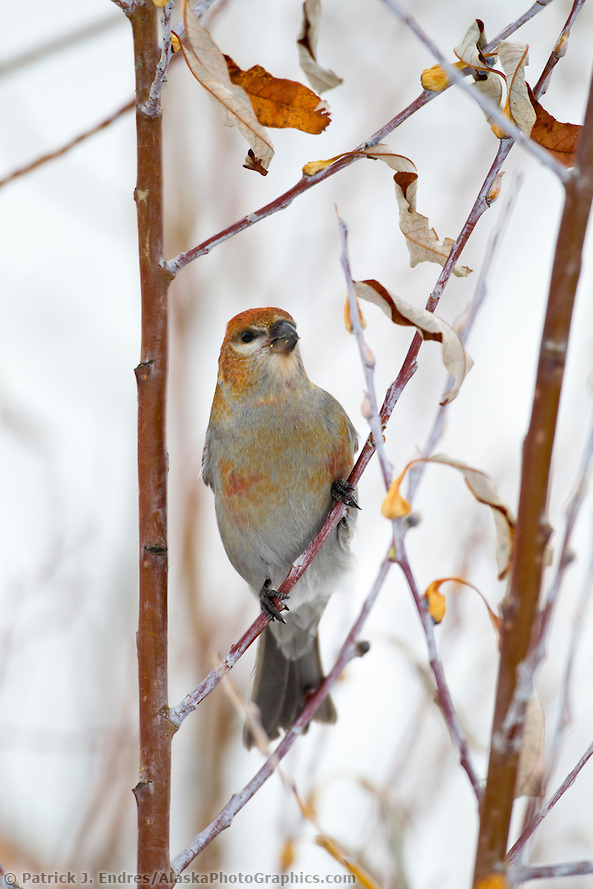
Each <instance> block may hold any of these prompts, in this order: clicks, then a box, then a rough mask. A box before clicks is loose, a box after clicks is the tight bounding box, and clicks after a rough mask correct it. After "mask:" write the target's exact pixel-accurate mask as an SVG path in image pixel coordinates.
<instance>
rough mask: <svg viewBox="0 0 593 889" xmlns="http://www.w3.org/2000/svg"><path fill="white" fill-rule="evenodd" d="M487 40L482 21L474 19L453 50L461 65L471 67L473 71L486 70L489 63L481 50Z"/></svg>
mask: <svg viewBox="0 0 593 889" xmlns="http://www.w3.org/2000/svg"><path fill="white" fill-rule="evenodd" d="M487 42H488V41H487V40H486V34H485V32H484V22H483V21H481V20H480V19H474V21H473V22H472V23H471V25H470V26H469V28H468V29H467V31H466V32H465V34H464V36H463V39H462V40H461V42H460V43H459V44H458V45H457V46H456V47H455V48H454V50H453V52H454V53H455V55H456V56H457V58H458V59H459V61H460V62H462V63H463V67H467V68H473V69H474V70H475V71H488V68H489V65H488V62H487V61H486V57H485V56H484V54H483V52H482V50H483V48H484V47H485V46H486V43H487Z"/></svg>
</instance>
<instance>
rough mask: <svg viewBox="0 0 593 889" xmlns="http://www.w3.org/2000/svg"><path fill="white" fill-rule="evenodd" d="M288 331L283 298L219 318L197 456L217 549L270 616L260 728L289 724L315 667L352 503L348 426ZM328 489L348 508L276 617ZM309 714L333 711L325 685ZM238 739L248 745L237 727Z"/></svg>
mask: <svg viewBox="0 0 593 889" xmlns="http://www.w3.org/2000/svg"><path fill="white" fill-rule="evenodd" d="M298 339H299V337H298V335H297V332H296V324H295V322H294V320H293V318H291V316H290V315H289V314H288V313H287V312H285V311H283V310H282V309H276V308H263V309H249V310H248V311H246V312H242V313H241V314H240V315H237V316H236V317H234V318H232V319H231V320H230V321H229V323H228V325H227V329H226V335H225V338H224V341H223V344H222V348H221V350H220V358H219V363H218V381H217V385H216V392H215V394H214V401H213V404H212V410H211V413H210V421H209V424H208V430H207V433H206V443H205V446H204V453H203V457H202V477H203V479H204V481H205V482H206V484H207V485H210V487H211V488H212V489H213V491H214V497H215V506H216V519H217V523H218V529H219V532H220V536H221V538H222V542H223V545H224V548H225V550H226V553H227V556H228V557H229V559H230V561H231V563H232V565H233V567H234V568H235V569H236V570H237V571H238V572H239V574H240V575H241V577H243V578H244V579H245V580H246V581H247V583H248V584H249V585H250V587H251V589H252V590H253V592H254V593H255V594H256V595H257V596H259V599H260V604H261V608H262V611H263V612H264V613H265V614H266V615H268V616H269V617H270V618H271V623H270V624H269V625H268V626H267V627H266V629H265V630H264V632H263V633H262V635H261V636H260V639H259V643H258V653H257V660H256V667H255V679H254V688H253V701H254V702H255V703H256V704H257V705H258V707H259V709H260V712H261V720H262V724H263V727H264V729H265V731H266V733H267V734H268V736H269V737H270V738H275V737H277V736H278V733H279V730H280V729H288V728H289V727H290V726H291V725H292V723H293V722H294V720H295V719H296V717H297V716H298V715H299V713H300V711H301V710H302V708H303V706H304V704H305V701H306V695H307V693H308V692H310V691H314V690H315V689H316V688H317V687H318V686H319V684H320V683H321V681H322V679H323V672H322V667H321V660H320V656H319V639H318V635H317V627H318V624H319V621H320V619H321V615H322V614H323V611H324V609H325V606H326V605H327V602H328V600H329V597H330V595H331V593H332V592H333V591H334V590H335V588H336V587H337V586H338V585H339V583H340V580H341V579H342V577H343V575H344V573H345V572H346V571H347V569H348V567H349V565H350V561H351V556H350V538H351V536H352V530H353V525H354V516H355V512H354V508H358V505H357V503H356V501H355V499H354V496H353V489H352V487H351V486H350V485H349V484H348V483H347V481H346V479H347V478H348V476H349V475H350V471H351V469H352V466H353V463H354V453H355V451H356V448H357V436H356V431H355V429H354V427H353V425H352V423H351V422H350V420H349V419H348V416H347V414H346V412H345V411H344V409H343V408H342V406H341V405H340V404H339V403H338V402H337V401H336V399H335V398H334V397H333V396H332V395H330V394H329V393H328V392H325V391H324V390H323V389H320V388H319V387H318V386H315V385H314V384H313V383H311V381H310V380H309V378H308V376H307V374H306V373H305V369H304V367H303V362H302V359H301V355H300V352H299V347H298ZM334 500H341V501H343V502H344V503H346V504H347V506H348V507H349V509H348V511H347V512H346V514H345V515H344V517H343V518H342V519H341V521H340V522H339V524H338V525H337V527H336V528H335V529H334V530H333V531H332V533H331V535H330V537H329V538H328V539H327V540H326V542H325V543H324V545H323V547H322V548H321V550H320V551H319V553H318V554H317V556H316V558H315V559H314V560H313V562H312V564H311V565H310V567H309V568H308V570H307V571H306V572H305V574H304V575H303V577H302V578H301V579H300V580H299V581H298V582H297V583H296V584H295V586H294V588H293V590H292V592H291V596H290V613H289V614H288V615H287V616H286V620H284V615H283V612H281V611H280V609H279V608H278V607H277V605H276V604H275V603H274V601H273V600H274V598H276V599H278V598H282V597H278V593H277V589H278V586H279V584H280V583H281V582H282V581H283V580H284V578H285V577H286V574H287V573H288V570H289V568H290V566H291V565H292V563H293V562H294V560H295V559H296V558H297V557H298V556H299V555H300V554H301V553H302V552H303V551H304V550H305V549H306V547H307V545H308V544H309V543H310V542H311V540H312V539H313V537H314V536H315V534H316V533H317V531H319V529H320V528H321V526H322V525H323V523H324V521H325V519H326V516H327V514H328V512H329V510H330V508H331V506H332V503H333V501H334ZM313 718H314V719H315V720H317V721H318V722H334V721H335V719H336V711H335V709H334V706H333V703H332V701H331V700H330V698H329V697H328V698H326V699H325V700H324V702H323V703H322V704H321V705H320V706H319V708H318V709H317V711H316V713H315V716H314V717H313ZM244 740H245V743H246V745H247V747H251V746H252V744H253V737H252V735H251V732H250V731H249V729H248V728H246V730H245V734H244Z"/></svg>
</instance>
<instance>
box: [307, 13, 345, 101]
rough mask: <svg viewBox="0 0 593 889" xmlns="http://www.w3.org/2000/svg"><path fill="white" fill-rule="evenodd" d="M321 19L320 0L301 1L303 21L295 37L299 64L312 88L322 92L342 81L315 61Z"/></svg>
mask: <svg viewBox="0 0 593 889" xmlns="http://www.w3.org/2000/svg"><path fill="white" fill-rule="evenodd" d="M320 21H321V0H305V2H304V3H303V23H302V25H301V30H300V31H299V35H298V37H297V52H298V56H299V65H300V66H301V68H302V69H303V71H304V72H305V74H306V75H307V79H308V81H309V83H310V84H311V86H312V87H313V89H314V90H317V92H318V93H323V92H324V91H325V90H331V89H333V88H334V87H335V86H339V85H340V84H341V83H342V78H341V77H338V75H337V74H335V73H334V72H333V71H331V70H330V69H329V68H322V67H321V65H320V64H319V62H318V61H317V41H318V39H319V23H320Z"/></svg>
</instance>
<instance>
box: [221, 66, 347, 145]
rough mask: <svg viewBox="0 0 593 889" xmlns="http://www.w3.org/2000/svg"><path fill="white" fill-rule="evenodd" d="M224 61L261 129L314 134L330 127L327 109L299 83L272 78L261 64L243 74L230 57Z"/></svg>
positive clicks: (310, 91)
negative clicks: (247, 98) (283, 129)
mask: <svg viewBox="0 0 593 889" xmlns="http://www.w3.org/2000/svg"><path fill="white" fill-rule="evenodd" d="M225 60H226V63H227V67H228V72H229V76H230V78H231V81H232V82H233V83H234V84H236V85H237V86H240V87H242V88H243V89H244V90H245V92H246V93H247V95H248V96H249V100H250V102H251V105H252V107H253V110H254V111H255V114H256V117H257V119H258V121H259V122H260V124H262V126H264V127H276V128H283V127H292V128H293V129H295V130H301V131H302V132H304V133H313V134H315V135H317V134H318V133H321V132H322V131H323V130H324V129H325V128H326V126H327V125H328V124H329V122H330V116H329V114H328V112H327V106H326V105H325V103H324V102H322V101H321V100H320V98H319V96H317V95H316V94H315V93H314V92H313V90H310V89H309V88H308V87H306V86H303V84H302V83H297V81H295V80H284V79H281V78H278V77H274V76H273V75H272V74H269V73H268V72H267V71H266V70H265V68H262V67H261V65H254V66H253V67H252V68H249V70H248V71H243V70H242V69H241V68H239V66H238V65H236V64H235V62H234V61H233V59H231V57H230V56H225Z"/></svg>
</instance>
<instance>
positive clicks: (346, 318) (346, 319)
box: [344, 295, 367, 333]
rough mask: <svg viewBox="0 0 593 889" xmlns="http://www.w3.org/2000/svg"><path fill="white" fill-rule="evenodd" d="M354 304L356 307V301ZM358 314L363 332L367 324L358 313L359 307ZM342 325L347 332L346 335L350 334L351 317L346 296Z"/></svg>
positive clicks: (351, 329) (359, 312)
mask: <svg viewBox="0 0 593 889" xmlns="http://www.w3.org/2000/svg"><path fill="white" fill-rule="evenodd" d="M356 303H357V305H358V300H356ZM358 314H359V315H360V323H361V324H362V328H363V330H364V328H365V327H366V326H367V323H366V321H365V320H364V315H363V314H362V312H361V311H360V306H358ZM344 324H345V325H346V330H347V331H348V333H352V332H353V327H352V317H351V315H350V300H349V298H348V295H346V302H345V303H344Z"/></svg>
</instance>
